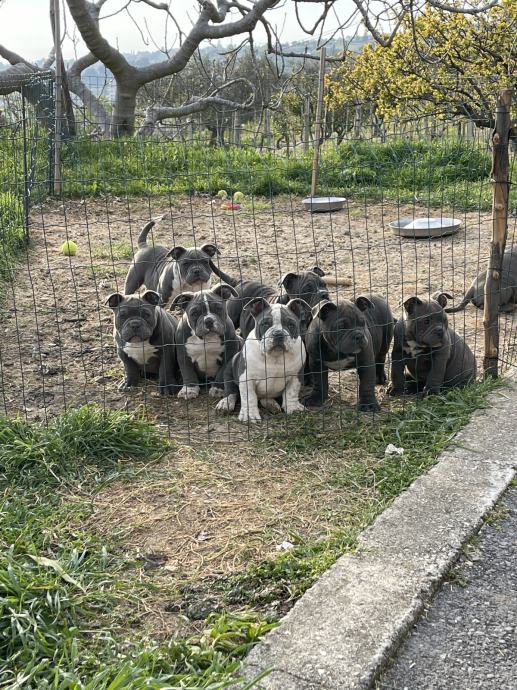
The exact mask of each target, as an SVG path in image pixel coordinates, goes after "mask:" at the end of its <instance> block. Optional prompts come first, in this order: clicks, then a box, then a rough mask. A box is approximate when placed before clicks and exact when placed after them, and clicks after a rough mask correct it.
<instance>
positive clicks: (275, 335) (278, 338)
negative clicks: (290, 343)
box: [273, 331, 285, 343]
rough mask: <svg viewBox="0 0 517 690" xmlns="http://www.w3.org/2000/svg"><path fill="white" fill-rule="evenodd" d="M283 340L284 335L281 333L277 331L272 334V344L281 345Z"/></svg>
mask: <svg viewBox="0 0 517 690" xmlns="http://www.w3.org/2000/svg"><path fill="white" fill-rule="evenodd" d="M284 340H285V334H284V333H283V332H282V331H277V332H276V333H273V342H275V343H283V342H284Z"/></svg>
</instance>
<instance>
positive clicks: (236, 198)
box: [233, 192, 244, 204]
mask: <svg viewBox="0 0 517 690" xmlns="http://www.w3.org/2000/svg"><path fill="white" fill-rule="evenodd" d="M233 200H234V201H235V203H236V204H240V203H241V201H244V194H243V193H242V192H235V194H234V195H233Z"/></svg>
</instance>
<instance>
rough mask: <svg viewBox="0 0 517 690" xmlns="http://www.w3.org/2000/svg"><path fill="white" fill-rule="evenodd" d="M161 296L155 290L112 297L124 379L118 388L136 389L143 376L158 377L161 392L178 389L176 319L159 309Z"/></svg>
mask: <svg viewBox="0 0 517 690" xmlns="http://www.w3.org/2000/svg"><path fill="white" fill-rule="evenodd" d="M159 302H160V295H159V294H158V293H157V292H153V291H152V290H147V292H144V294H143V295H142V297H139V296H138V295H121V294H120V293H118V292H116V293H114V294H113V295H110V296H109V297H108V298H107V300H106V304H107V306H108V307H109V308H110V309H111V310H112V311H113V317H114V331H113V335H114V338H115V343H116V345H117V353H118V356H119V358H120V360H121V362H122V364H123V365H124V370H125V378H124V381H122V383H121V384H120V385H119V389H124V388H133V387H134V386H137V385H138V383H139V381H140V378H141V376H146V375H147V374H150V375H151V376H153V375H158V386H159V389H160V393H162V394H168V395H172V394H173V393H174V392H176V390H178V388H179V377H178V363H177V359H176V346H175V344H174V335H175V333H176V327H177V324H178V322H177V320H176V319H175V318H174V316H172V314H168V313H167V312H166V311H165V310H164V309H162V307H160V306H159Z"/></svg>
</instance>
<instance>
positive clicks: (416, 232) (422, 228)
mask: <svg viewBox="0 0 517 690" xmlns="http://www.w3.org/2000/svg"><path fill="white" fill-rule="evenodd" d="M388 227H389V228H390V229H391V230H392V232H393V233H394V234H395V235H398V236H399V237H410V238H412V239H419V238H429V237H445V236H446V235H454V234H455V233H457V232H458V230H459V229H460V228H461V220H458V219H457V218H445V217H444V216H439V217H438V218H400V219H399V220H394V221H392V222H391V223H389V224H388Z"/></svg>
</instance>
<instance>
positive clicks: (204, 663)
mask: <svg viewBox="0 0 517 690" xmlns="http://www.w3.org/2000/svg"><path fill="white" fill-rule="evenodd" d="M166 447H169V450H170V446H169V444H168V443H167V442H166V441H165V440H164V438H163V437H162V436H161V435H159V434H158V432H157V431H156V429H155V428H154V427H153V426H152V425H150V424H148V423H146V422H144V421H142V420H138V419H134V418H133V417H131V416H130V415H128V414H127V413H125V412H107V411H103V410H100V409H97V408H95V407H93V408H89V407H85V408H82V409H80V410H77V411H74V412H69V413H67V414H65V415H63V416H62V417H60V418H59V419H58V420H56V422H55V423H54V424H53V425H52V426H51V427H49V428H45V427H43V426H41V425H36V424H34V425H33V424H28V423H26V422H22V421H21V420H11V421H9V420H5V419H3V420H2V429H1V444H0V470H1V476H2V489H3V494H2V497H1V499H0V547H1V548H0V686H2V687H4V686H7V687H20V688H21V687H23V688H31V689H32V688H34V689H38V690H41V689H43V688H62V689H65V688H66V689H68V688H70V689H73V690H79V689H81V690H83V689H84V690H114V688H127V689H128V690H129V689H130V688H131V689H134V688H150V687H152V688H171V687H185V688H187V687H195V688H211V689H214V690H215V688H222V687H225V686H226V685H227V683H228V680H229V674H230V673H232V672H233V671H234V670H235V669H236V668H237V666H238V663H239V659H240V658H241V657H242V656H243V655H244V654H245V653H246V652H247V650H248V649H249V648H250V647H251V646H252V645H253V644H254V643H255V641H256V640H257V639H258V638H259V637H260V636H261V635H263V634H264V633H265V632H267V631H268V630H269V629H270V628H271V627H272V625H273V623H271V622H269V621H268V620H265V619H259V618H258V617H257V616H256V615H254V614H252V613H249V614H240V615H230V614H225V615H220V616H215V615H213V616H210V617H209V619H208V620H207V625H206V627H205V630H204V631H203V633H202V634H200V635H198V636H197V637H194V638H190V639H186V640H173V639H171V640H169V641H168V642H167V643H162V644H158V643H155V642H149V641H146V640H141V639H138V634H135V635H134V639H131V631H130V630H128V622H129V625H130V617H128V616H127V607H128V605H129V606H134V607H136V606H137V605H138V602H139V600H140V599H141V598H142V597H144V596H145V590H146V588H145V586H143V585H142V584H141V583H140V582H139V581H138V580H137V579H136V578H135V577H133V578H132V577H131V575H130V573H131V568H132V566H133V564H132V562H131V561H130V560H129V559H127V558H124V557H123V556H122V555H120V554H119V555H116V554H114V553H113V551H112V549H111V544H106V543H104V542H103V541H101V540H100V539H99V538H98V537H96V536H95V535H92V534H89V533H86V532H84V531H82V530H81V529H80V528H78V527H77V526H75V527H73V525H74V523H75V524H77V522H78V519H79V517H80V512H81V510H82V509H83V507H82V506H81V505H80V504H77V503H76V504H69V503H67V502H66V501H63V498H62V496H60V493H59V491H56V489H57V488H59V489H60V490H61V491H63V490H64V487H65V486H66V485H68V484H69V483H70V482H72V481H74V482H75V483H76V486H80V485H81V483H97V484H102V483H105V482H106V481H107V480H108V479H109V478H110V477H111V478H113V476H120V475H121V473H123V471H124V463H127V462H129V461H131V462H133V463H135V462H142V461H145V462H149V461H150V460H151V459H153V458H156V457H157V456H158V455H160V454H161V453H163V451H164V450H165V448H166ZM117 605H120V606H123V607H124V610H125V612H126V615H125V616H124V618H122V617H119V618H117V616H116V615H112V614H113V611H116V610H117V608H116V607H117Z"/></svg>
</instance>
